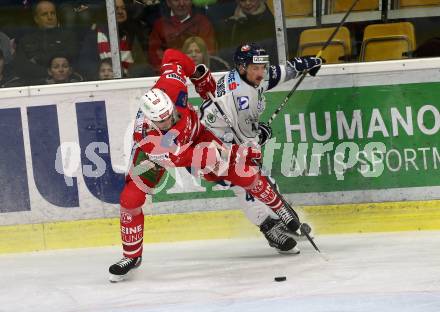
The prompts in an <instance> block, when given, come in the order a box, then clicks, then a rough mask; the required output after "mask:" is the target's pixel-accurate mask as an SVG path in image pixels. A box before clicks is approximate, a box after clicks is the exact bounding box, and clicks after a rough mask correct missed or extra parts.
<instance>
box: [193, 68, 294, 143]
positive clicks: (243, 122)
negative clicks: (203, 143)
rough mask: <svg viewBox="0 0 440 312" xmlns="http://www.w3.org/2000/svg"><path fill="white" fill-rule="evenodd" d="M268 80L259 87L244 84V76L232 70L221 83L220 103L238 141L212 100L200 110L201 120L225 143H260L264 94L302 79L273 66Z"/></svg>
mask: <svg viewBox="0 0 440 312" xmlns="http://www.w3.org/2000/svg"><path fill="white" fill-rule="evenodd" d="M266 76H267V77H266V79H265V80H264V81H262V82H261V83H260V85H259V86H257V87H255V86H252V85H250V84H249V83H248V82H246V81H244V80H243V79H242V78H241V77H240V74H239V73H238V72H237V71H236V70H235V69H233V70H231V71H230V72H228V73H227V74H226V75H225V76H223V77H222V78H220V80H219V81H218V82H217V89H216V94H215V97H216V102H217V104H219V105H220V107H221V108H222V110H223V111H224V113H225V114H226V116H227V117H228V119H229V120H230V122H231V123H232V126H233V127H234V129H235V131H236V132H237V135H238V136H239V138H236V137H235V135H234V134H233V132H232V130H231V129H230V128H229V126H228V124H227V123H226V122H225V120H224V119H223V118H222V115H221V114H220V113H219V111H218V109H217V108H216V106H215V105H214V104H213V103H212V101H211V100H207V101H205V102H204V103H203V104H202V106H201V107H200V113H201V115H200V119H201V121H202V123H203V124H204V125H205V126H206V127H208V128H210V129H211V130H212V131H213V132H214V134H215V135H216V136H217V137H218V138H219V139H221V140H222V141H223V142H225V143H232V142H233V141H234V142H235V143H239V142H254V143H258V140H259V137H258V134H259V133H258V122H259V121H260V116H261V114H262V113H263V112H264V110H265V108H266V99H265V97H264V92H265V91H267V90H270V89H272V88H274V87H275V86H277V85H278V84H279V83H282V82H285V81H287V80H290V79H292V78H295V77H297V76H298V72H296V71H295V69H294V68H293V67H292V66H289V63H288V65H287V66H284V65H272V66H270V67H269V69H268V73H267V75H266Z"/></svg>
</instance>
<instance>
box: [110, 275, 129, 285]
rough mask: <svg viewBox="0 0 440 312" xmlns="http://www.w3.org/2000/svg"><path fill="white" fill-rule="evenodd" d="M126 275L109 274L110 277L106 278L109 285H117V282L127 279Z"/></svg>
mask: <svg viewBox="0 0 440 312" xmlns="http://www.w3.org/2000/svg"><path fill="white" fill-rule="evenodd" d="M127 274H128V273H127ZM127 274H125V275H115V274H111V273H110V275H109V277H108V280H109V281H110V283H119V282H122V281H123V280H125V279H126V278H127Z"/></svg>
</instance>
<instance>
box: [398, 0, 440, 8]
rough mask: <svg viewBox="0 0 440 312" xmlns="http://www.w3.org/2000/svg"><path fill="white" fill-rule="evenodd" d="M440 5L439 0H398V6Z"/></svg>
mask: <svg viewBox="0 0 440 312" xmlns="http://www.w3.org/2000/svg"><path fill="white" fill-rule="evenodd" d="M433 5H440V0H399V8H407V7H417V6H433Z"/></svg>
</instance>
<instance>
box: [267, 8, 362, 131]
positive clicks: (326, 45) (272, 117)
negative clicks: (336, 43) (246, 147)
mask: <svg viewBox="0 0 440 312" xmlns="http://www.w3.org/2000/svg"><path fill="white" fill-rule="evenodd" d="M358 1H359V0H354V1H353V3H352V4H351V6H350V8H349V9H348V10H347V12H346V13H345V15H344V17H343V18H342V20H341V21H340V22H339V24H338V26H336V28H335V29H334V30H333V32H332V34H331V35H330V37H329V38H328V39H327V41H326V42H325V43H324V45H323V46H322V48H321V50H319V52H318V53H317V54H316V57H321V55H322V52H324V50H325V49H327V47H328V46H329V45H330V43H331V42H332V40H333V38H334V37H335V36H336V34H337V33H338V31H339V29H341V27H342V25H344V23H345V21H346V20H347V17H348V16H349V15H350V13H351V11H353V9H354V7H355V5H356V4H357V3H358ZM307 73H308V70H305V71H304V72H303V73H302V74H301V77H300V78H299V79H298V80H297V81H296V83H295V85H294V86H293V88H292V89H291V90H290V92H289V93H288V94H287V95H286V97H285V98H284V100H283V102H282V103H281V104H280V105H279V106H278V107H277V109H276V110H275V111H274V113H273V114H272V116H270V118H269V120H268V122H267V124H268V125H269V126H270V125H271V124H272V122H273V121H274V119H275V118H276V117H277V116H278V114H279V113H280V111H281V110H282V109H283V108H284V106H285V105H286V104H287V102H288V101H289V99H290V97H291V96H292V95H293V93H294V92H295V91H296V89H298V87H299V85H300V84H301V83H302V82H303V80H304V78H306V75H307Z"/></svg>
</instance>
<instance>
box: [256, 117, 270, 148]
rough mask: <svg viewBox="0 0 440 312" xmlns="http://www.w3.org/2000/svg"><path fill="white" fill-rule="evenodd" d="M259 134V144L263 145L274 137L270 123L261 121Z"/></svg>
mask: <svg viewBox="0 0 440 312" xmlns="http://www.w3.org/2000/svg"><path fill="white" fill-rule="evenodd" d="M258 136H259V141H258V144H260V145H261V146H263V145H264V144H266V143H267V141H268V140H270V138H271V137H272V128H271V127H270V126H269V125H267V124H265V123H264V122H259V123H258Z"/></svg>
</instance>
